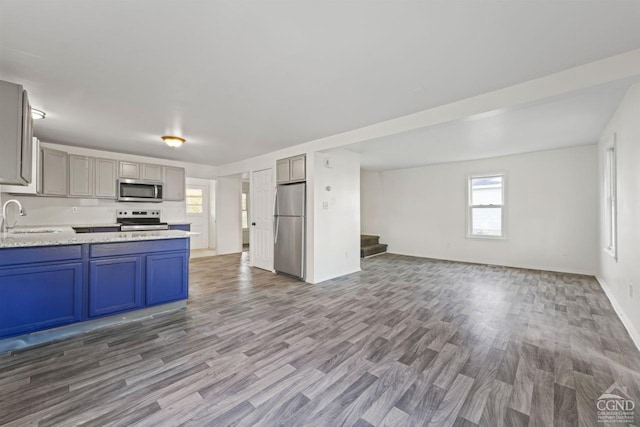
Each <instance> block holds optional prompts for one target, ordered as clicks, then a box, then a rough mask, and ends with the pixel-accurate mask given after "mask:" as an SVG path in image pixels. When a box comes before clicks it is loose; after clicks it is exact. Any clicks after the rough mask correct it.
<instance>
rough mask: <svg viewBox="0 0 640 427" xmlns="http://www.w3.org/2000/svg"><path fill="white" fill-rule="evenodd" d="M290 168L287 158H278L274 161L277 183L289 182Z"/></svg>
mask: <svg viewBox="0 0 640 427" xmlns="http://www.w3.org/2000/svg"><path fill="white" fill-rule="evenodd" d="M290 169H291V168H290V163H289V159H280V160H278V161H277V162H276V182H277V183H278V184H281V183H283V182H289V179H290Z"/></svg>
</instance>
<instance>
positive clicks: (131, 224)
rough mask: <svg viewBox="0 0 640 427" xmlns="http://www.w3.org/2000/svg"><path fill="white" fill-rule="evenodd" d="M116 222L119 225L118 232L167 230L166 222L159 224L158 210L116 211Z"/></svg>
mask: <svg viewBox="0 0 640 427" xmlns="http://www.w3.org/2000/svg"><path fill="white" fill-rule="evenodd" d="M116 221H117V222H118V223H120V224H121V226H120V231H149V230H168V229H169V225H167V223H166V222H160V211H159V210H130V211H128V210H121V209H118V210H117V211H116Z"/></svg>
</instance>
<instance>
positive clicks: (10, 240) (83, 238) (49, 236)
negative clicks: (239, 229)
mask: <svg viewBox="0 0 640 427" xmlns="http://www.w3.org/2000/svg"><path fill="white" fill-rule="evenodd" d="M94 226H95V225H94ZM23 228H53V229H59V230H62V231H60V232H57V233H28V234H11V233H8V234H0V249H2V248H22V247H30V246H60V245H79V244H83V243H114V242H133V241H139V240H164V239H183V238H185V237H189V236H191V234H192V233H190V232H188V231H180V230H154V231H121V232H117V233H79V234H76V233H75V232H74V231H73V229H72V228H71V227H70V226H50V227H42V226H38V227H23Z"/></svg>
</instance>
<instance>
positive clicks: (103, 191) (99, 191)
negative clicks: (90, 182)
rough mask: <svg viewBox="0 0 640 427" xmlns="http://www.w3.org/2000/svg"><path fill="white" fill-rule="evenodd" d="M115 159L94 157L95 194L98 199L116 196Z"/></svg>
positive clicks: (116, 176)
mask: <svg viewBox="0 0 640 427" xmlns="http://www.w3.org/2000/svg"><path fill="white" fill-rule="evenodd" d="M117 167H118V165H117V161H116V160H112V159H96V161H95V193H94V194H95V196H96V197H97V198H100V199H115V198H116V180H117V179H118V175H117Z"/></svg>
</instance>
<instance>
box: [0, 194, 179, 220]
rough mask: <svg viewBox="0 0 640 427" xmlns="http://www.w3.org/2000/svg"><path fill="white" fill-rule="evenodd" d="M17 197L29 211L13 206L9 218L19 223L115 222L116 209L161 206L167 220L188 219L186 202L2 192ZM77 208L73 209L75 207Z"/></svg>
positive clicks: (163, 217)
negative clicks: (19, 211) (20, 211)
mask: <svg viewBox="0 0 640 427" xmlns="http://www.w3.org/2000/svg"><path fill="white" fill-rule="evenodd" d="M10 199H17V200H19V201H20V203H22V205H23V207H24V208H25V209H26V210H27V215H26V216H23V217H16V215H15V210H16V209H15V206H10V207H9V210H10V214H9V215H8V216H9V221H11V222H13V221H14V220H15V219H18V225H75V224H110V223H114V222H115V218H116V209H141V210H143V209H160V211H161V219H162V221H164V222H179V221H184V220H185V219H186V214H185V203H184V202H162V203H121V202H116V201H115V200H103V199H75V198H58V197H39V196H17V195H12V194H7V193H2V197H1V198H0V200H2V202H6V201H7V200H10ZM74 207H75V208H77V212H76V213H73V208H74Z"/></svg>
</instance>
